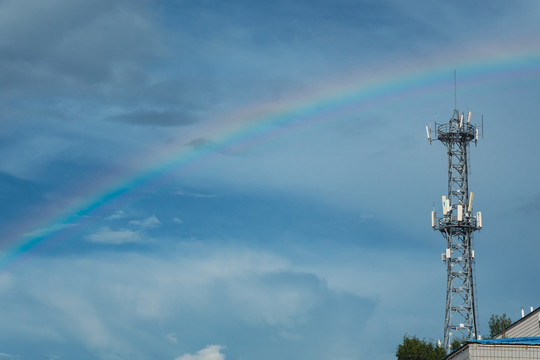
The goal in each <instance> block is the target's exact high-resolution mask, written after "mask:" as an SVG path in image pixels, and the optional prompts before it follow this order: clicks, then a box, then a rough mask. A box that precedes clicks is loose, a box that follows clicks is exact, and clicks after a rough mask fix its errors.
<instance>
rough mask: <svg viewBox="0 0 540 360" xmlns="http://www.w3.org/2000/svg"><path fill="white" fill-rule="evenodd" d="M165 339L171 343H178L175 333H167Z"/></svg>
mask: <svg viewBox="0 0 540 360" xmlns="http://www.w3.org/2000/svg"><path fill="white" fill-rule="evenodd" d="M165 339H167V340H168V341H169V342H170V343H171V344H178V339H177V338H176V334H174V333H170V334H167V335H165Z"/></svg>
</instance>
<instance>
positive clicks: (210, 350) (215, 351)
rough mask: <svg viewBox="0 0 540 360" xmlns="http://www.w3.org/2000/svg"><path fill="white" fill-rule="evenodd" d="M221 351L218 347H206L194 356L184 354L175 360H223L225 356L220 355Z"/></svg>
mask: <svg viewBox="0 0 540 360" xmlns="http://www.w3.org/2000/svg"><path fill="white" fill-rule="evenodd" d="M222 349H223V346H220V345H208V346H207V347H205V348H204V349H202V350H199V351H197V354H195V355H191V354H185V355H182V356H180V357H177V358H176V359H175V360H225V355H224V354H222V353H221V350H222Z"/></svg>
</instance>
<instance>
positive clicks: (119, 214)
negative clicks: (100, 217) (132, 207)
mask: <svg viewBox="0 0 540 360" xmlns="http://www.w3.org/2000/svg"><path fill="white" fill-rule="evenodd" d="M127 216H128V215H127V213H126V212H125V211H124V210H117V211H115V212H114V214H112V215H111V216H108V217H107V218H105V220H118V219H124V218H126V217H127Z"/></svg>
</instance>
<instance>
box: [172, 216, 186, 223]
mask: <svg viewBox="0 0 540 360" xmlns="http://www.w3.org/2000/svg"><path fill="white" fill-rule="evenodd" d="M173 221H174V222H175V223H177V224H183V223H184V222H183V221H182V220H181V219H179V218H177V217H175V218H174V219H173Z"/></svg>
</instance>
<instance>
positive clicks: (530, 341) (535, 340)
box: [467, 337, 540, 346]
mask: <svg viewBox="0 0 540 360" xmlns="http://www.w3.org/2000/svg"><path fill="white" fill-rule="evenodd" d="M467 343H468V344H482V345H537V346H540V337H517V338H505V339H486V340H469V341H467Z"/></svg>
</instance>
